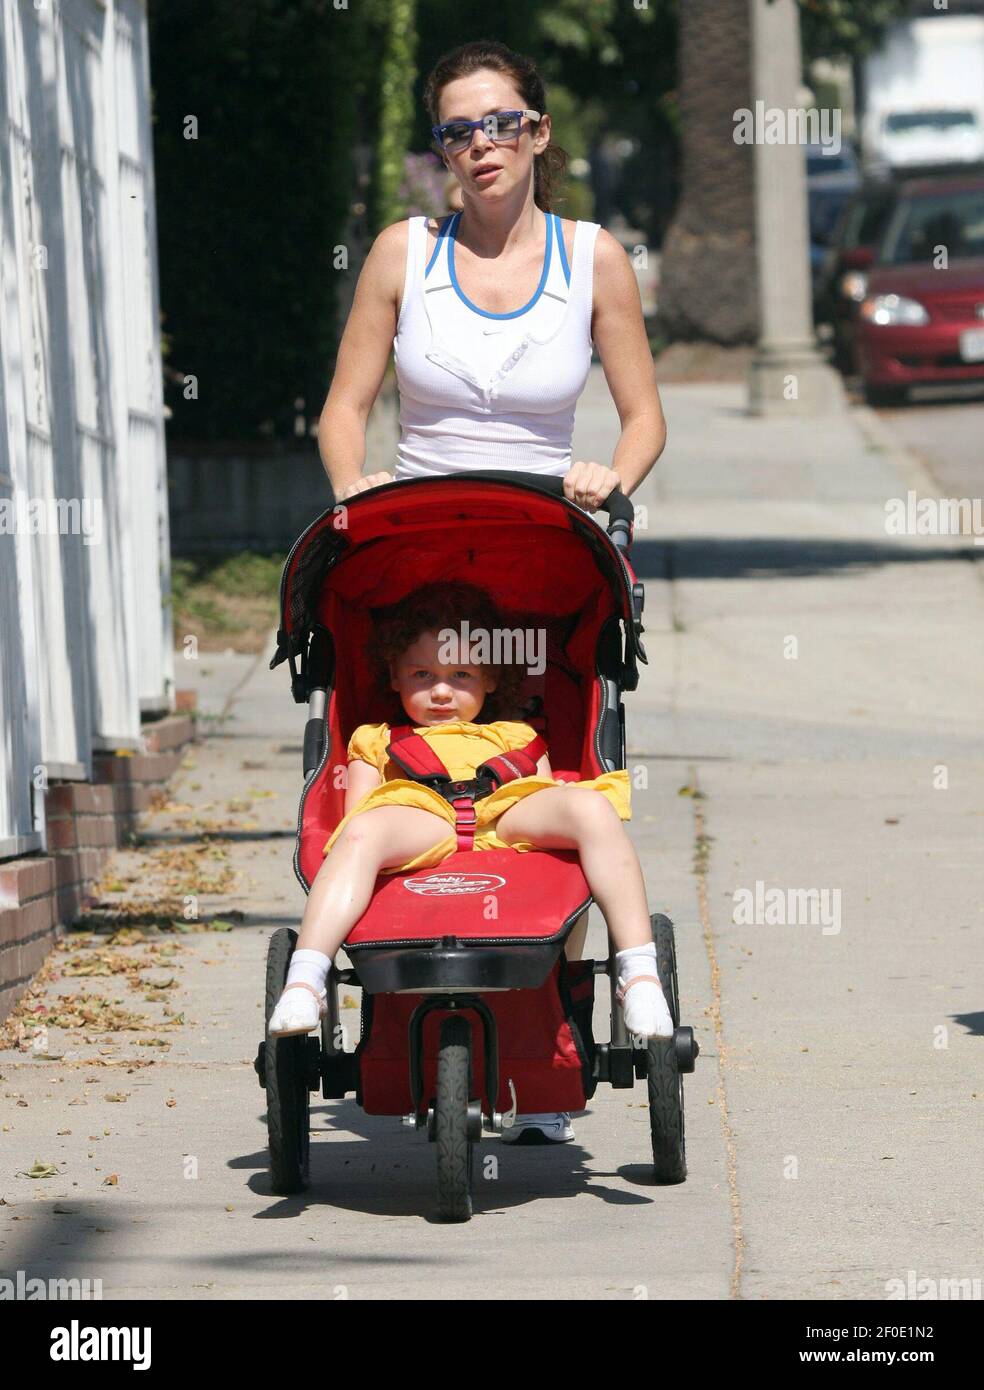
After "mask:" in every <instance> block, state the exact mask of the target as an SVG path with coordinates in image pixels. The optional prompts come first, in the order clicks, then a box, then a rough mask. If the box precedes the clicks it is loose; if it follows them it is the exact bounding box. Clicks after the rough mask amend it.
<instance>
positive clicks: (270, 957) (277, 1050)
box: [264, 927, 319, 1195]
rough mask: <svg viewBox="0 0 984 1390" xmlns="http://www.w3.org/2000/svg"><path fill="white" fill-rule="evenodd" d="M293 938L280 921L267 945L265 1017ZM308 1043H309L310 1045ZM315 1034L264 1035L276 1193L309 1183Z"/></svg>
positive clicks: (280, 984)
mask: <svg viewBox="0 0 984 1390" xmlns="http://www.w3.org/2000/svg"><path fill="white" fill-rule="evenodd" d="M296 944H297V932H295V931H291V930H290V929H289V928H287V927H280V928H278V930H277V931H275V932H274V933H273V935H272V936H271V938H270V944H269V946H268V947H267V970H266V1014H265V1017H266V1022H267V1024H269V1022H270V1018H271V1016H272V1014H273V1011H274V1009H275V1008H276V1007H277V1000H278V999H279V998H280V995H281V993H282V992H283V988H284V985H285V984H286V982H287V968H288V966H289V965H290V958H291V956H292V955H293V953H294V947H295V945H296ZM312 1044H313V1049H312ZM318 1048H319V1044H318V1040H317V1038H316V1037H306V1036H305V1035H304V1034H298V1035H297V1036H295V1037H288V1038H276V1037H273V1038H272V1037H270V1035H269V1034H267V1035H266V1042H265V1046H264V1076H265V1083H266V1099H267V1136H268V1139H269V1144H270V1185H271V1187H272V1188H273V1191H274V1192H276V1193H277V1194H278V1195H287V1194H289V1193H292V1192H303V1190H304V1189H305V1188H306V1187H307V1185H308V1178H309V1156H310V1105H309V1093H308V1083H309V1080H310V1077H309V1072H310V1070H311V1066H310V1063H311V1061H312V1057H311V1054H312V1050H318Z"/></svg>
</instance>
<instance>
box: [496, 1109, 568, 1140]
mask: <svg viewBox="0 0 984 1390" xmlns="http://www.w3.org/2000/svg"><path fill="white" fill-rule="evenodd" d="M573 1138H574V1130H573V1128H572V1126H571V1117H570V1115H569V1114H568V1112H567V1111H566V1110H561V1111H551V1112H549V1113H545V1114H542V1115H517V1116H516V1118H515V1120H514V1121H513V1123H512V1124H511V1125H510V1127H509V1128H508V1129H504V1130H503V1131H502V1141H503V1143H504V1144H566V1143H568V1142H569V1141H570V1140H571V1139H573Z"/></svg>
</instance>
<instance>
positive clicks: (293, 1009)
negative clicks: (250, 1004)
mask: <svg viewBox="0 0 984 1390" xmlns="http://www.w3.org/2000/svg"><path fill="white" fill-rule="evenodd" d="M327 998H328V991H327V990H326V989H322V990H316V989H315V988H314V986H313V985H306V984H305V983H304V982H303V981H302V980H298V981H296V982H295V983H294V984H292V985H285V986H284V991H283V993H282V994H281V996H280V998H279V999H278V1000H277V1007H276V1008H275V1009H274V1011H273V1013H272V1014H271V1015H270V1022H269V1024H268V1026H267V1033H268V1034H270V1035H271V1036H272V1037H276V1038H289V1037H291V1036H293V1034H295V1033H311V1032H313V1031H314V1029H315V1028H318V1027H320V1025H321V1020H322V1019H323V1018H324V1016H325V1013H326V1011H327V1004H326V1003H325V1001H326V1000H327Z"/></svg>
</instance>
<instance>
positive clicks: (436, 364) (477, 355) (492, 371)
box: [318, 39, 666, 1142]
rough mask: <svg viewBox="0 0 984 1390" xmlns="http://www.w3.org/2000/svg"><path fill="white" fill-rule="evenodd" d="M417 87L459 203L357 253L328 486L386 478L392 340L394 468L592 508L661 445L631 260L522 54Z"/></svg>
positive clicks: (453, 59)
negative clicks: (360, 258)
mask: <svg viewBox="0 0 984 1390" xmlns="http://www.w3.org/2000/svg"><path fill="white" fill-rule="evenodd" d="M424 100H425V102H426V105H427V109H428V112H429V114H430V117H431V120H432V122H433V125H434V136H435V148H436V149H437V150H438V152H439V154H440V157H441V160H442V162H443V163H444V165H445V167H446V169H447V170H448V171H449V173H450V174H452V175H453V176H454V178H455V179H456V181H457V184H458V186H459V188H460V199H461V210H460V211H459V212H454V213H451V214H449V215H448V216H447V217H444V218H442V219H440V220H438V219H432V218H427V217H411V218H408V219H406V220H405V221H402V222H396V223H394V224H393V225H392V226H390V227H387V228H385V230H384V231H382V232H381V233H380V234H379V236H378V237H377V238H376V240H375V242H374V243H373V245H372V248H371V250H370V252H369V255H368V256H367V257H366V261H365V264H364V266H363V268H362V273H361V274H360V276H359V282H358V285H357V287H356V292H355V298H354V301H353V304H352V309H351V312H350V314H349V318H348V322H347V324H346V327H345V332H344V334H343V336H342V341H341V343H340V345H339V350H338V359H337V362H336V366H335V374H334V377H333V379H332V383H331V389H330V390H329V392H328V398H327V400H326V401H325V405H324V409H323V410H322V413H321V421H320V424H319V428H318V444H319V447H320V450H321V457H322V460H323V462H324V465H325V468H326V470H327V472H328V476H329V478H330V479H331V484H332V488H333V490H334V493H335V497H336V500H337V501H339V502H342V501H344V500H345V499H346V498H348V497H352V496H354V495H355V494H356V493H359V492H364V491H366V490H367V489H368V488H371V487H376V486H378V485H379V484H381V483H387V482H390V481H392V475H391V474H390V473H387V472H379V473H371V474H369V475H368V476H367V477H362V468H363V464H364V462H365V453H366V422H367V420H368V418H369V412H370V410H371V409H372V406H373V403H374V402H375V399H376V396H377V395H378V393H379V388H380V385H381V384H382V380H383V375H384V373H385V371H386V366H387V363H388V361H389V355H390V351H391V350H392V351H393V352H394V353H395V357H396V375H397V384H398V387H399V393H400V441H399V444H398V446H397V464H396V474H395V476H396V478H397V479H401V478H413V477H428V476H439V475H442V474H447V473H456V472H460V471H466V470H469V469H476V468H515V469H517V470H518V471H521V472H529V473H544V474H548V475H551V476H554V477H563V479H564V494H565V496H566V497H567V498H568V500H569V501H571V502H574V503H576V504H577V505H578V506H581V507H583V508H585V510H587V511H589V512H594V511H597V509H598V508H599V507H600V506H601V505H602V504H603V503H604V501H605V499H606V498H607V497H608V495H609V494H610V493H611V492H612V491H614V489H615V488H621V490H622V491H623V492H624V493H625V494H626V495H627V496H628V495H630V494H631V493H632V492H634V491H635V489H636V488H637V487H638V486H639V484H640V483H641V482H642V480H643V479H644V478H645V477H646V476H647V474H648V473H649V471H650V469H651V468H652V466H653V464H654V463H655V462H656V460H657V458H659V456H660V454H661V453H662V451H663V447H664V445H665V443H666V424H665V421H664V419H663V410H662V406H661V404H660V399H659V391H658V389H657V386H656V377H655V371H654V368H653V359H652V354H651V353H650V351H649V340H648V338H647V335H646V329H645V324H644V322H643V317H642V304H641V301H640V298H639V289H638V285H637V283H636V278H635V274H634V272H633V270H632V267H631V266H630V264H629V260H628V257H627V256H626V254H625V252H624V250H623V249H622V247H621V246H620V245H619V243H618V242H617V241H616V240H615V238H614V237H613V236H612V235H611V234H610V233H609V232H607V231H605V230H603V229H602V228H601V227H599V225H598V224H597V223H595V222H572V221H570V220H569V219H567V218H560V217H558V216H557V215H556V214H555V213H554V212H553V210H552V200H553V179H554V177H555V175H556V174H558V173H560V172H561V171H562V170H563V168H564V165H565V163H566V156H565V154H564V153H563V151H562V150H560V149H558V148H557V147H556V146H553V145H551V144H550V133H551V122H550V116H549V115H548V114H547V110H546V106H547V101H546V93H545V90H544V85H543V82H542V80H541V78H540V76H539V74H538V73H537V71H536V67H535V66H534V64H533V63H532V62H531V61H530V59H528V58H525V57H523V56H522V55H520V54H517V53H514V52H513V51H512V50H511V49H509V48H507V47H506V46H505V45H504V44H501V43H496V42H494V41H491V40H484V39H483V40H478V41H476V42H474V43H468V44H465V45H463V46H462V47H460V48H457V49H455V50H454V51H453V52H451V53H447V54H445V55H444V57H442V58H441V59H440V60H439V61H438V63H437V64H436V66H435V68H434V70H433V71H432V72H431V74H430V76H429V77H428V78H427V81H426V83H425V86H424ZM451 205H452V207H453V206H454V201H452V204H451ZM593 346H594V347H597V349H598V353H599V355H600V357H601V363H602V367H603V369H604V372H605V378H606V380H607V382H608V386H609V389H610V390H611V393H612V398H613V400H614V402H615V407H616V409H617V411H618V415H619V420H620V423H621V433H620V435H619V439H618V443H617V445H616V448H615V453H614V455H613V458H612V463H611V466H610V467H609V466H608V465H606V464H602V463H599V462H596V461H590V460H583V459H579V460H577V461H574V460H572V455H571V439H572V435H573V429H574V410H575V406H576V403H577V399H578V397H579V396H580V395H581V392H582V391H583V389H584V386H585V383H586V381H587V378H588V372H589V370H590V366H591V355H592V347H593ZM586 927H587V921H586V915H585V918H584V919H583V920H582V922H581V923H580V924H578V926H577V927H576V928H575V930H574V931H572V932H571V935H570V938H569V941H568V946H567V954H568V955H569V956H570V957H571V958H572V959H576V958H577V957H578V956H580V954H581V951H582V949H583V943H584V934H585V930H586ZM569 1119H570V1117H569V1116H567V1115H555V1116H546V1115H531V1116H522V1115H520V1116H517V1119H516V1124H515V1126H514V1128H513V1131H512V1133H511V1134H510V1138H512V1139H514V1140H515V1139H519V1140H520V1141H521V1142H522V1141H534V1142H536V1141H543V1140H555V1141H560V1142H563V1141H564V1140H569V1139H572V1138H573V1130H572V1129H571V1126H570V1123H569Z"/></svg>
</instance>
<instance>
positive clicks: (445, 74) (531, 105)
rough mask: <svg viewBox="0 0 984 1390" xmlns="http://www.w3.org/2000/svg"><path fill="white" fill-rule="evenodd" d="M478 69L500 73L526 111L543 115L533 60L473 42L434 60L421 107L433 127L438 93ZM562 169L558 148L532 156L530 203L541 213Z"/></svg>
mask: <svg viewBox="0 0 984 1390" xmlns="http://www.w3.org/2000/svg"><path fill="white" fill-rule="evenodd" d="M481 68H491V69H492V71H493V72H501V73H503V74H505V76H506V77H509V78H511V79H512V81H513V82H514V83H515V84H516V87H517V89H518V90H519V91H520V92H521V93H522V96H523V101H524V103H525V105H526V107H527V108H528V109H529V110H530V111H539V112H540V114H541V115H546V113H547V92H546V88H545V87H544V85H543V78H542V77H541V76H540V74H539V73H538V72H537V70H536V64H535V63H534V62H533V60H532V59H531V58H526V57H524V55H523V54H522V53H514V52H513V50H512V49H511V48H507V47H506V45H505V44H504V43H498V42H496V40H494V39H475V40H474V41H473V42H472V43H465V44H462V45H461V47H460V48H454V49H452V50H451V51H450V52H449V53H445V54H444V55H443V56H442V57H441V58H438V60H437V62H436V63H435V64H434V67H433V68H432V69H431V72H430V73H429V74H428V77H427V80H426V82H425V83H424V103H425V105H426V107H427V110H428V113H429V115H430V118H431V122H432V124H433V125H438V124H439V123H440V119H441V118H440V115H439V114H438V111H439V105H440V99H441V92H442V91H443V90H444V88H445V87H446V86H447V84H448V83H449V82H454V81H456V80H457V79H458V78H459V77H470V76H471V74H472V73H473V72H478V71H479V70H480V69H481ZM536 124H538V123H536ZM566 168H567V153H566V151H565V150H562V149H561V148H560V146H559V145H554V144H549V145H548V146H547V148H546V149H545V150H544V151H543V153H542V154H538V155H536V156H535V158H534V160H533V201H534V202H535V203H536V205H537V207H538V208H540V209H541V210H542V211H543V212H553V211H554V206H553V204H554V199H555V198H556V197H557V186H558V184H559V181H560V179H561V178H562V177H563V174H564V170H565V169H566ZM561 201H563V199H561Z"/></svg>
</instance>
